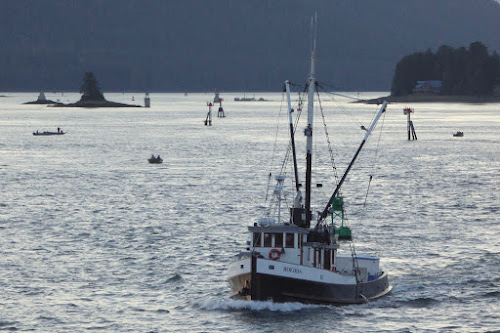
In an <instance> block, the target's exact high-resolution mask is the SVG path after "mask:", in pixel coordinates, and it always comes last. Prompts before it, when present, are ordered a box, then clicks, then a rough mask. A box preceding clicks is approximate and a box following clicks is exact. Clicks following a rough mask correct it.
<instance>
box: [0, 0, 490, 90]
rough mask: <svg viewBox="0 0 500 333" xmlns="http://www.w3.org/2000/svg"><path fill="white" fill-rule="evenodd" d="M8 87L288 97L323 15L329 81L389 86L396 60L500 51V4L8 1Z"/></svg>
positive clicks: (4, 14)
mask: <svg viewBox="0 0 500 333" xmlns="http://www.w3.org/2000/svg"><path fill="white" fill-rule="evenodd" d="M0 4H1V8H2V11H0V21H1V22H2V23H1V24H0V34H1V36H2V51H3V52H0V67H1V68H2V70H1V73H0V91H37V90H40V89H42V88H43V89H45V90H46V91H50V90H55V91H61V90H65V91H68V90H71V91H77V90H78V89H79V84H80V78H81V77H82V75H83V74H84V73H85V72H88V71H92V72H94V73H95V74H96V75H97V76H98V77H99V81H100V83H101V86H102V89H103V91H122V90H125V91H182V92H183V91H208V90H213V89H215V88H217V89H220V90H223V91H277V90H279V89H280V88H281V84H282V82H283V80H285V79H289V80H292V81H295V82H297V83H303V82H304V81H305V79H306V77H307V73H308V53H309V51H308V48H309V43H310V41H309V17H310V16H311V15H312V14H313V13H314V11H317V12H318V20H319V27H318V54H317V60H318V65H317V69H318V79H319V80H320V81H323V82H326V83H328V84H329V85H330V86H332V87H334V88H335V89H337V90H385V91H388V90H390V87H391V82H392V79H393V75H394V69H395V66H396V64H397V62H398V61H399V60H400V59H401V58H402V57H404V56H405V55H407V54H410V53H413V52H416V51H424V50H427V49H429V48H430V49H435V48H437V47H439V46H440V45H443V44H446V45H450V46H452V47H460V46H467V45H469V43H471V42H475V41H481V42H482V43H483V44H485V45H486V46H487V47H488V49H489V50H490V51H499V50H500V35H499V34H498V33H496V32H498V31H500V20H499V18H500V5H499V4H498V3H497V2H495V1H493V0H441V1H435V0H419V1H413V0H380V1H373V0H335V1H330V0H310V1H300V0H277V1H243V0H216V1H204V0H183V1H163V0H149V1H140V0H106V1H104V0H88V1H77V0H67V1H59V0H45V1H37V0H31V1H29V0H20V1H9V0H0Z"/></svg>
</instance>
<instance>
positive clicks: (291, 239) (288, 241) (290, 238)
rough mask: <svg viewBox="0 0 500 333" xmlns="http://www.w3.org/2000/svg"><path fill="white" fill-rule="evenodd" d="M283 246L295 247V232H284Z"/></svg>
mask: <svg viewBox="0 0 500 333" xmlns="http://www.w3.org/2000/svg"><path fill="white" fill-rule="evenodd" d="M285 247H287V248H292V249H293V248H294V247H295V234H291V233H286V236H285Z"/></svg>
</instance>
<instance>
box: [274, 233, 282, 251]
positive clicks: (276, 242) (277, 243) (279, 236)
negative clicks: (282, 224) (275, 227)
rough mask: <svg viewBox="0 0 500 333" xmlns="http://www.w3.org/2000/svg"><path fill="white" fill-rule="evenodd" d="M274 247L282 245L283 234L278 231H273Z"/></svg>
mask: <svg viewBox="0 0 500 333" xmlns="http://www.w3.org/2000/svg"><path fill="white" fill-rule="evenodd" d="M273 236H274V247H281V248H282V247H283V234H282V233H281V232H280V233H274V234H273Z"/></svg>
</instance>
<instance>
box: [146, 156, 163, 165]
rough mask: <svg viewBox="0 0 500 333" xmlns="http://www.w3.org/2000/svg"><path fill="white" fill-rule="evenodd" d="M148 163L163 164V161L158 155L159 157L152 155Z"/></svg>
mask: <svg viewBox="0 0 500 333" xmlns="http://www.w3.org/2000/svg"><path fill="white" fill-rule="evenodd" d="M148 162H149V163H151V164H162V163H163V159H162V158H161V157H160V155H158V157H155V155H151V157H150V158H148Z"/></svg>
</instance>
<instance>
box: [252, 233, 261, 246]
mask: <svg viewBox="0 0 500 333" xmlns="http://www.w3.org/2000/svg"><path fill="white" fill-rule="evenodd" d="M260 235H261V234H260V232H254V233H253V242H252V244H253V247H260V246H261V245H260V244H261V242H260V241H261V237H260Z"/></svg>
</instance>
